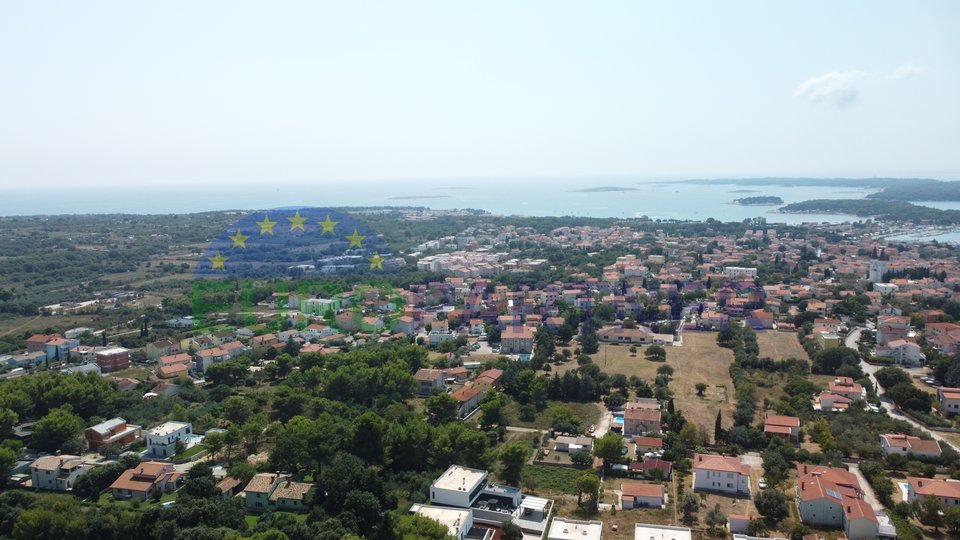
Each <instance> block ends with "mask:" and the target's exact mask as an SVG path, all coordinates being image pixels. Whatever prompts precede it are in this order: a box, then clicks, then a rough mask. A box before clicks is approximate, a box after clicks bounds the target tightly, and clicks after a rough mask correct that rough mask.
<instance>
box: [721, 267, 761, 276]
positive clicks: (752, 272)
mask: <svg viewBox="0 0 960 540" xmlns="http://www.w3.org/2000/svg"><path fill="white" fill-rule="evenodd" d="M723 275H725V276H727V277H730V278H744V277H746V278H755V277H757V269H756V268H745V267H742V266H725V267H724V268H723Z"/></svg>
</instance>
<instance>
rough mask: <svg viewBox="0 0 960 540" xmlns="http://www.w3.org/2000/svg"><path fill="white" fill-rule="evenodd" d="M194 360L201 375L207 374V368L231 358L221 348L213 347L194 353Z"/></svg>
mask: <svg viewBox="0 0 960 540" xmlns="http://www.w3.org/2000/svg"><path fill="white" fill-rule="evenodd" d="M253 339H257V338H253ZM193 358H194V361H195V362H196V364H197V371H199V372H200V373H206V372H207V368H208V367H210V366H211V365H213V364H219V363H220V362H224V361H226V360H228V359H229V358H230V353H229V352H227V351H225V350H224V349H223V348H221V347H213V348H210V349H203V350H200V351H197V352H196V353H194V355H193Z"/></svg>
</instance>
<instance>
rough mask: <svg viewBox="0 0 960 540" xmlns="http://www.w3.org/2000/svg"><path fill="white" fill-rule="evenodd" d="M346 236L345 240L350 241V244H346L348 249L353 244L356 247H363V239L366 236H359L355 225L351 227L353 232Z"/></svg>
mask: <svg viewBox="0 0 960 540" xmlns="http://www.w3.org/2000/svg"><path fill="white" fill-rule="evenodd" d="M346 238H347V240H349V241H350V245H349V246H347V249H350V248H352V247H354V246H356V247H358V248H360V249H363V239H364V238H366V236H360V234H359V233H357V228H356V227H354V228H353V234H352V235H350V236H347V237H346Z"/></svg>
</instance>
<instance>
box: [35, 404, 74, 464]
mask: <svg viewBox="0 0 960 540" xmlns="http://www.w3.org/2000/svg"><path fill="white" fill-rule="evenodd" d="M81 431H83V420H82V419H81V418H80V417H79V416H77V415H76V414H73V410H72V409H71V408H70V406H69V405H67V406H64V407H61V408H57V409H53V410H51V411H50V412H49V413H48V414H47V415H46V416H44V417H43V418H41V419H40V420H38V421H37V423H36V424H34V426H33V439H32V442H31V446H33V447H34V448H35V449H37V450H40V451H43V452H56V451H57V450H60V449H61V448H62V447H63V445H64V444H65V443H67V442H68V441H71V440H73V439H76V438H77V437H78V436H79V435H80V432H81Z"/></svg>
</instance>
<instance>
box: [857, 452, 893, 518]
mask: <svg viewBox="0 0 960 540" xmlns="http://www.w3.org/2000/svg"><path fill="white" fill-rule="evenodd" d="M847 465H848V466H849V467H850V472H851V473H853V475H854V476H856V477H857V481H858V482H860V487H862V488H863V500H865V501H867V504H869V505H870V508H873V511H874V512H877V513H878V514H879V513H881V512H883V513H886V509H885V508H884V507H883V505H882V504H880V501H878V500H877V495H876V494H875V493H874V492H873V487H872V486H870V483H869V482H867V479H866V478H865V477H864V476H863V473H861V472H860V465H859V464H857V463H847Z"/></svg>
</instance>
